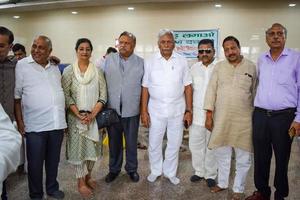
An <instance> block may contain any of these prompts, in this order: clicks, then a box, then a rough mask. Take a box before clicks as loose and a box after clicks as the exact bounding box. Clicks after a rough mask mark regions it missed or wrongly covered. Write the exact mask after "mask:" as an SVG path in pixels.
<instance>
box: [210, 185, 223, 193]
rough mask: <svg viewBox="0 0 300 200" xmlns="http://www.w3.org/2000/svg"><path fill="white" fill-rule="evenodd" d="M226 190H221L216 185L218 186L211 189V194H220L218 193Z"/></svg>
mask: <svg viewBox="0 0 300 200" xmlns="http://www.w3.org/2000/svg"><path fill="white" fill-rule="evenodd" d="M226 189H227V188H221V187H219V186H217V185H216V186H214V187H211V188H210V192H211V193H218V192H221V191H223V190H226Z"/></svg>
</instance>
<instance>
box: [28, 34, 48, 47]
mask: <svg viewBox="0 0 300 200" xmlns="http://www.w3.org/2000/svg"><path fill="white" fill-rule="evenodd" d="M38 38H41V39H43V40H44V41H45V42H46V43H47V45H48V48H49V49H52V42H51V40H50V38H48V37H47V36H45V35H38V36H36V37H35V38H34V40H33V41H35V40H36V39H38Z"/></svg>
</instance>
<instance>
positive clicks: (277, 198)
mask: <svg viewBox="0 0 300 200" xmlns="http://www.w3.org/2000/svg"><path fill="white" fill-rule="evenodd" d="M274 200H284V197H283V196H282V195H280V194H278V192H277V191H275V193H274Z"/></svg>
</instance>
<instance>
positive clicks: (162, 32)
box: [158, 29, 175, 40]
mask: <svg viewBox="0 0 300 200" xmlns="http://www.w3.org/2000/svg"><path fill="white" fill-rule="evenodd" d="M164 35H171V36H172V37H173V39H174V40H175V37H174V33H173V31H172V30H170V29H160V30H159V32H158V40H159V39H160V38H161V37H162V36H164Z"/></svg>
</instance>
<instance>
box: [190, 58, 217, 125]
mask: <svg viewBox="0 0 300 200" xmlns="http://www.w3.org/2000/svg"><path fill="white" fill-rule="evenodd" d="M215 64H216V61H213V62H212V63H211V64H209V65H208V66H207V67H206V66H205V65H203V64H202V62H197V63H195V64H194V65H193V66H192V67H191V76H192V79H193V83H192V86H193V124H196V125H199V126H204V124H205V111H204V109H203V103H204V98H205V92H206V89H207V85H208V82H209V80H210V77H211V75H212V72H213V69H214V67H215Z"/></svg>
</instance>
